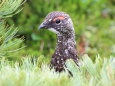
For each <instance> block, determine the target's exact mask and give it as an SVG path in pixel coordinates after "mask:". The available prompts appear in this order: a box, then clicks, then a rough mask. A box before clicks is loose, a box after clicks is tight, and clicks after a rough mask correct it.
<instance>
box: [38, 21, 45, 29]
mask: <svg viewBox="0 0 115 86" xmlns="http://www.w3.org/2000/svg"><path fill="white" fill-rule="evenodd" d="M43 28H46V26H45V25H44V23H41V24H40V26H39V28H38V30H40V29H43Z"/></svg>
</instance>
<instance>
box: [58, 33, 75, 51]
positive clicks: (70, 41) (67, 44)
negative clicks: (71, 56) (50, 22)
mask: <svg viewBox="0 0 115 86" xmlns="http://www.w3.org/2000/svg"><path fill="white" fill-rule="evenodd" d="M71 47H72V48H76V42H75V37H74V35H73V36H62V35H58V40H57V46H56V50H61V51H62V50H63V51H65V50H66V49H67V50H71Z"/></svg>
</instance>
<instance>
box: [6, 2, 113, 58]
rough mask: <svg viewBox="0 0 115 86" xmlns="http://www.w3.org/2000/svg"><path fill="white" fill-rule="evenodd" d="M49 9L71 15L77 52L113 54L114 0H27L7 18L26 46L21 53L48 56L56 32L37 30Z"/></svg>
mask: <svg viewBox="0 0 115 86" xmlns="http://www.w3.org/2000/svg"><path fill="white" fill-rule="evenodd" d="M52 11H65V12H66V13H68V14H69V15H70V16H71V18H72V20H73V23H74V28H75V32H76V42H77V44H76V45H77V50H78V54H79V56H82V55H84V54H85V53H86V54H88V55H89V56H90V57H91V58H92V59H94V58H95V56H96V55H98V54H99V55H100V56H102V57H110V56H115V0H27V2H26V3H25V4H24V5H23V10H22V11H21V12H20V13H18V14H16V15H15V16H13V17H12V18H7V21H8V22H7V23H8V24H9V25H12V24H14V25H15V26H18V29H19V31H18V33H17V34H18V37H24V43H23V45H24V46H26V47H25V48H24V49H23V50H22V51H21V52H20V55H23V56H25V55H30V56H34V57H38V56H40V55H44V57H46V58H51V56H52V54H53V53H54V50H55V46H56V39H57V38H56V35H55V34H54V33H52V32H50V31H48V30H40V31H38V27H39V25H40V23H41V22H42V21H43V20H44V18H45V16H46V15H47V14H48V13H49V12H52Z"/></svg>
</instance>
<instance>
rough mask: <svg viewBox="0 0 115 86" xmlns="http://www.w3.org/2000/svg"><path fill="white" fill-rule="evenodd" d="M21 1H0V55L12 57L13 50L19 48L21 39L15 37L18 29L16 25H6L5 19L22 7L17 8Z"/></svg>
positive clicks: (13, 54)
mask: <svg viewBox="0 0 115 86" xmlns="http://www.w3.org/2000/svg"><path fill="white" fill-rule="evenodd" d="M23 3H24V1H23V0H1V1H0V57H11V56H13V57H14V56H15V53H14V52H16V51H18V50H19V49H20V48H21V47H20V46H21V43H22V41H23V40H22V39H18V38H16V37H15V36H16V33H17V31H18V29H17V27H14V26H13V25H12V26H8V25H7V24H6V21H5V19H6V18H7V17H12V16H13V15H14V14H16V13H18V12H20V11H21V9H22V8H20V9H19V7H20V6H21V5H22V4H23Z"/></svg>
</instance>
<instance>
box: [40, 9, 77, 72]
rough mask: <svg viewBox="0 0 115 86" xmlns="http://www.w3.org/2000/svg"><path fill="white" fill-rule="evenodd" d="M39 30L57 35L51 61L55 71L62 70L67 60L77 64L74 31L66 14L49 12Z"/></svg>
mask: <svg viewBox="0 0 115 86" xmlns="http://www.w3.org/2000/svg"><path fill="white" fill-rule="evenodd" d="M57 19H58V20H57ZM54 20H55V21H54ZM39 28H40V29H41V28H45V29H49V30H51V31H53V32H54V33H55V34H56V35H57V38H58V40H57V46H56V50H55V53H54V54H53V56H52V59H51V66H52V67H53V68H54V69H55V70H56V71H59V72H61V71H62V70H64V65H65V62H66V60H67V59H73V61H74V62H75V63H76V64H77V63H78V56H77V50H76V42H75V31H74V27H73V23H72V20H71V18H70V16H69V15H68V14H66V13H65V12H60V11H54V12H51V13H49V14H48V15H47V16H46V18H45V20H44V22H43V23H42V24H41V25H40V27H39Z"/></svg>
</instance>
